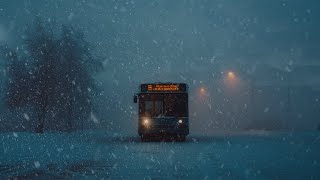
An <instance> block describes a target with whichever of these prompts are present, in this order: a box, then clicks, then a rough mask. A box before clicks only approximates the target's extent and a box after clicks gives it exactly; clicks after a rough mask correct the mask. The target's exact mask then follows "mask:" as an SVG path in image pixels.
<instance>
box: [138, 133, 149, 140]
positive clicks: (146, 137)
mask: <svg viewBox="0 0 320 180" xmlns="http://www.w3.org/2000/svg"><path fill="white" fill-rule="evenodd" d="M140 137H141V141H143V142H146V141H148V140H149V136H148V135H145V134H143V135H141V136H140Z"/></svg>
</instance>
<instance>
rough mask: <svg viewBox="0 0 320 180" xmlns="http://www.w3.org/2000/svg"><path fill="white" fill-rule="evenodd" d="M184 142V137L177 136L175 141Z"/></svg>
mask: <svg viewBox="0 0 320 180" xmlns="http://www.w3.org/2000/svg"><path fill="white" fill-rule="evenodd" d="M185 140H186V136H184V135H178V136H177V141H179V142H183V141H185Z"/></svg>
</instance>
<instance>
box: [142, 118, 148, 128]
mask: <svg viewBox="0 0 320 180" xmlns="http://www.w3.org/2000/svg"><path fill="white" fill-rule="evenodd" d="M142 124H143V125H144V126H145V127H148V126H150V119H149V118H143V120H142Z"/></svg>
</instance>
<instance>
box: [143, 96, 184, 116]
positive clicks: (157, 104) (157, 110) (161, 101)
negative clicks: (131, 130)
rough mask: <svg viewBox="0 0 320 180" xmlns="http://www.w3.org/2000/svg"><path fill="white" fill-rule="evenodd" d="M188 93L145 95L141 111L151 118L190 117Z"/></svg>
mask: <svg viewBox="0 0 320 180" xmlns="http://www.w3.org/2000/svg"><path fill="white" fill-rule="evenodd" d="M187 97H188V96H187V94H186V93H172V94H170V93H165V94H160V93H159V94H158V93H157V94H156V93H154V94H151V93H150V94H143V95H141V101H140V102H141V106H142V108H141V110H142V112H141V113H142V114H143V115H144V116H149V117H165V116H167V117H172V116H175V117H178V116H179V117H184V116H187V115H188V103H187V102H188V98H187Z"/></svg>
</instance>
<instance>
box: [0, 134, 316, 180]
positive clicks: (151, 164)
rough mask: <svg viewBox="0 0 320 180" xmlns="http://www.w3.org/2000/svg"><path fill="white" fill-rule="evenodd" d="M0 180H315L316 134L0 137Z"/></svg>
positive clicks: (30, 135)
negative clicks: (155, 138)
mask: <svg viewBox="0 0 320 180" xmlns="http://www.w3.org/2000/svg"><path fill="white" fill-rule="evenodd" d="M0 140H1V146H0V148H1V149H0V179H6V178H13V177H18V178H35V179H37V178H39V179H43V178H74V179H87V178H89V179H320V154H319V152H320V132H298V133H297V132H296V133H283V132H282V133H272V132H264V131H259V132H246V133H216V134H212V135H210V136H209V135H190V136H189V137H188V138H187V141H186V142H170V141H167V142H163V141H161V142H140V139H139V137H137V136H136V135H131V136H130V135H120V134H110V133H107V132H101V131H99V132H75V133H70V134H68V133H56V132H51V133H44V134H40V135H39V134H34V133H26V132H16V133H2V134H0Z"/></svg>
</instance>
